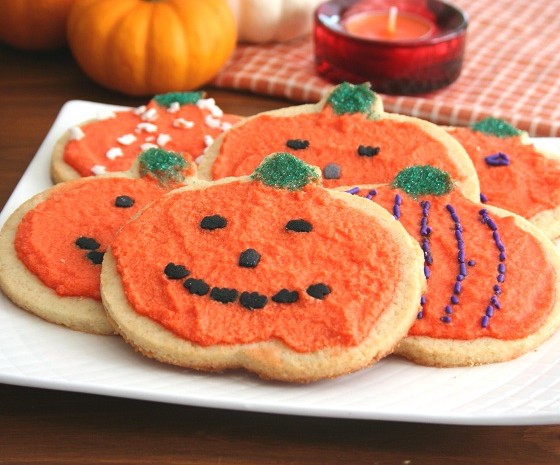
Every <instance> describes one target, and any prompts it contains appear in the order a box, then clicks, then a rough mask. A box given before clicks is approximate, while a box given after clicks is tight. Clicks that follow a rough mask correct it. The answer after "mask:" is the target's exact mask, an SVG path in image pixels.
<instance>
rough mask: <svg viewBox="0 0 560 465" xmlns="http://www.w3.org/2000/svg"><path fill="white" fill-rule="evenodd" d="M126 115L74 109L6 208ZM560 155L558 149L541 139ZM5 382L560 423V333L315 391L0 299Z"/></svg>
mask: <svg viewBox="0 0 560 465" xmlns="http://www.w3.org/2000/svg"><path fill="white" fill-rule="evenodd" d="M115 108H117V109H118V108H119V107H114V106H109V105H104V104H99V103H92V102H84V101H71V102H68V103H67V104H65V105H64V106H63V108H62V110H61V112H60V114H59V115H58V117H57V119H56V121H55V123H54V125H53V127H52V128H51V130H50V132H49V133H48V135H47V137H46V139H45V141H44V142H43V144H42V145H41V147H40V148H39V151H38V152H37V155H36V156H35V158H34V159H33V161H32V163H31V164H30V165H29V167H28V169H27V171H26V172H25V174H24V175H23V177H22V179H21V181H20V182H19V184H18V186H17V188H16V189H15V191H14V193H13V194H12V196H11V197H10V199H9V201H8V203H7V204H6V207H5V208H4V210H3V211H2V213H1V214H0V225H1V224H3V223H4V221H5V220H6V218H7V217H8V215H9V214H10V213H11V212H12V211H13V210H14V209H15V208H17V207H18V206H19V205H20V204H21V203H22V202H23V201H24V200H26V199H27V198H29V197H30V196H32V195H33V194H35V193H37V192H39V191H42V190H43V189H45V188H47V187H49V186H50V185H51V183H50V178H49V163H50V153H51V149H52V147H53V144H54V143H55V141H56V139H57V138H58V137H59V136H60V135H61V134H62V133H63V132H64V131H65V130H66V129H67V128H68V127H70V126H72V125H74V124H77V123H80V122H82V121H84V120H87V119H91V118H93V117H95V116H96V115H97V114H98V113H99V112H103V111H106V110H107V109H115ZM535 143H536V144H538V145H539V146H542V147H543V148H547V149H549V150H552V151H555V152H559V153H560V139H535ZM0 328H2V337H1V338H0V382H3V383H8V384H14V385H22V386H31V387H41V388H50V389H58V390H65V391H76V392H86V393H93V394H102V395H111V396H119V397H126V398H134V399H144V400H151V401H160V402H168V403H175V404H185V405H194V406H203V407H212V408H226V409H234V410H246V411H258V412H269V413H282V414H296V415H307V416H321V417H338V418H360V419H372V420H398V421H414V422H424V423H448V424H479V425H514V424H554V423H556V424H558V423H560V332H559V333H557V334H556V335H555V336H554V337H553V338H552V339H550V340H549V341H547V342H546V343H545V344H543V345H542V346H540V347H539V348H538V349H537V350H535V351H533V352H531V353H529V354H526V355H524V356H523V357H521V358H519V359H517V360H514V361H511V362H507V363H500V364H493V365H486V366H481V367H475V368H453V369H437V368H426V367H420V366H416V365H414V364H412V363H411V362H408V361H406V360H403V359H401V358H398V357H393V356H391V357H388V358H386V359H384V360H382V361H381V362H379V363H377V364H376V365H374V366H373V367H371V368H369V369H366V370H363V371H361V372H358V373H355V374H352V375H348V376H343V377H341V378H338V379H335V380H328V381H321V382H317V383H313V384H309V385H303V386H300V385H295V386H293V385H285V384H280V383H272V382H264V381H261V380H259V379H257V378H256V377H254V376H252V375H249V374H245V373H241V372H232V373H226V374H203V373H195V372H191V371H188V370H183V369H180V368H175V367H171V366H167V365H164V364H160V363H158V362H155V361H152V360H149V359H146V358H143V357H142V356H140V355H138V354H136V353H135V352H134V351H133V350H132V349H131V348H130V347H129V346H128V345H126V344H125V343H124V342H123V341H122V340H121V339H120V338H119V337H116V336H115V337H110V336H109V337H103V336H93V335H88V334H82V333H78V332H74V331H71V330H68V329H65V328H62V327H59V326H56V325H53V324H50V323H46V322H44V321H42V320H41V319H39V318H37V317H35V316H33V315H31V314H29V313H27V312H24V311H22V310H20V309H18V308H17V307H15V306H14V305H13V304H12V303H11V302H10V301H9V300H8V299H7V298H6V297H4V295H3V294H1V293H0Z"/></svg>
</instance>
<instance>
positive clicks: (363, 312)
mask: <svg viewBox="0 0 560 465" xmlns="http://www.w3.org/2000/svg"><path fill="white" fill-rule="evenodd" d="M318 180H319V176H318V174H317V172H316V170H315V169H313V168H311V167H310V166H309V165H306V164H305V163H303V162H301V161H300V160H298V159H296V158H295V157H293V156H292V155H289V154H286V153H279V154H274V155H271V156H270V157H268V158H266V159H265V160H264V161H263V163H262V164H261V165H260V166H259V168H258V169H257V170H256V171H255V172H254V173H253V175H251V176H246V177H239V178H228V179H224V180H220V181H216V182H208V183H205V184H204V185H202V186H201V185H194V186H187V187H185V188H181V189H177V190H174V191H172V192H170V193H168V194H167V195H165V196H163V197H161V198H160V199H158V200H157V201H155V202H154V203H152V204H151V205H150V206H149V207H148V208H146V209H145V210H144V211H143V212H142V213H141V214H140V215H139V216H138V217H137V218H135V219H134V220H133V221H131V222H129V223H127V224H126V225H125V226H124V227H123V228H122V230H121V231H120V233H119V234H118V236H117V238H116V239H115V240H114V241H113V242H112V245H111V247H110V249H109V251H108V252H107V254H106V258H105V260H104V261H103V270H102V276H101V291H102V297H103V303H104V304H105V307H106V309H107V313H108V315H109V319H110V320H111V321H112V323H113V324H114V327H115V329H116V331H117V332H118V333H119V334H121V335H122V337H123V338H124V339H125V340H126V341H127V342H128V343H129V344H130V345H131V346H133V347H134V348H135V349H136V350H138V351H139V352H140V353H142V354H144V355H146V356H148V357H152V358H155V359H157V360H160V361H162V362H165V363H169V364H173V365H179V366H183V367H188V368H192V369H197V370H205V371H217V370H224V369H233V368H245V369H246V370H249V371H251V372H255V373H257V374H258V375H259V376H261V377H263V378H268V379H277V380H282V381H290V382H309V381H314V380H318V379H321V378H329V377H335V376H339V375H343V374H345V373H350V372H353V371H356V370H358V369H361V368H364V367H367V366H369V365H371V364H372V363H374V362H375V361H376V360H379V359H380V358H382V357H384V356H385V355H387V354H389V353H391V352H392V351H393V349H394V347H395V346H396V345H397V344H398V342H399V341H400V340H401V338H402V337H403V336H405V335H406V334H407V332H408V329H409V328H410V326H411V324H412V323H413V322H414V319H415V317H416V314H417V312H418V308H419V300H420V295H421V292H422V291H423V286H424V285H425V282H424V278H423V275H422V253H421V250H420V248H419V247H418V245H417V244H416V243H415V242H414V241H413V240H412V239H411V238H410V236H409V235H408V234H407V233H406V231H405V230H404V228H403V227H402V226H401V225H400V224H399V223H398V222H396V221H394V219H393V218H392V217H391V215H389V214H388V213H387V212H386V211H384V210H383V209H382V208H381V207H379V206H376V205H375V204H373V203H372V202H369V201H367V200H364V199H361V198H357V197H351V196H348V195H347V194H345V193H340V192H336V191H333V190H329V189H325V188H323V187H321V186H320V185H319V184H318ZM390 277H394V278H395V279H390Z"/></svg>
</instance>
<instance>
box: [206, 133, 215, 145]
mask: <svg viewBox="0 0 560 465" xmlns="http://www.w3.org/2000/svg"><path fill="white" fill-rule="evenodd" d="M212 142H214V139H213V138H212V136H211V135H209V134H206V135H205V136H204V143H205V144H206V147H210V146H211V145H212Z"/></svg>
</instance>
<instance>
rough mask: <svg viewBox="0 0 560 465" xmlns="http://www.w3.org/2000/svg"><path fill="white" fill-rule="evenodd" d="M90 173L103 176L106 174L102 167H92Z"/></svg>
mask: <svg viewBox="0 0 560 465" xmlns="http://www.w3.org/2000/svg"><path fill="white" fill-rule="evenodd" d="M91 172H92V173H93V174H95V175H98V174H105V173H106V172H107V168H106V167H104V166H103V165H93V168H92V169H91Z"/></svg>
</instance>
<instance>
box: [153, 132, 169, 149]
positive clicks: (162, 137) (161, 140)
mask: <svg viewBox="0 0 560 465" xmlns="http://www.w3.org/2000/svg"><path fill="white" fill-rule="evenodd" d="M170 140H171V136H170V135H169V134H159V135H158V136H157V141H156V143H157V145H159V146H160V147H163V146H164V145H165V144H167V143H168V142H169V141H170Z"/></svg>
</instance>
